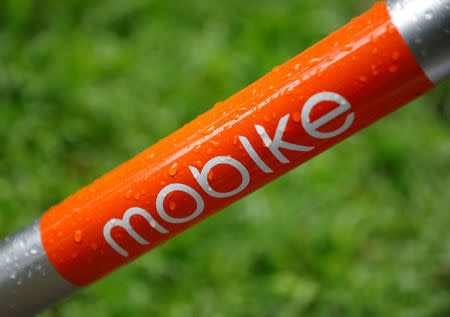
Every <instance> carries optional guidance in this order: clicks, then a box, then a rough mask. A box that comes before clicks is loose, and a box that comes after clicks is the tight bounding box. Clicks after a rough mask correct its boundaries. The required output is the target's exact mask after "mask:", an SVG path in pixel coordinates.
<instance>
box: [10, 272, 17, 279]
mask: <svg viewBox="0 0 450 317" xmlns="http://www.w3.org/2000/svg"><path fill="white" fill-rule="evenodd" d="M16 277H17V275H16V272H12V273H11V274H10V275H9V278H10V279H12V280H15V279H16Z"/></svg>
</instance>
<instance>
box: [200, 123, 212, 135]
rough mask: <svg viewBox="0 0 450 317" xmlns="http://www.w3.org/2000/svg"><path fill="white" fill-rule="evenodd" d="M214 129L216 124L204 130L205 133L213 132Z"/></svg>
mask: <svg viewBox="0 0 450 317" xmlns="http://www.w3.org/2000/svg"><path fill="white" fill-rule="evenodd" d="M213 131H214V126H213V125H212V126H209V127H208V128H207V129H206V130H203V131H202V133H203V134H211V133H212V132H213Z"/></svg>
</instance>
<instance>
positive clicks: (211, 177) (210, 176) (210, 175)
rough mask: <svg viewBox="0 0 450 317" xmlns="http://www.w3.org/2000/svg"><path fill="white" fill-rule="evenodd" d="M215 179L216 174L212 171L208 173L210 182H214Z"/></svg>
mask: <svg viewBox="0 0 450 317" xmlns="http://www.w3.org/2000/svg"><path fill="white" fill-rule="evenodd" d="M213 178H214V172H213V171H210V172H209V173H208V180H209V181H212V179H213Z"/></svg>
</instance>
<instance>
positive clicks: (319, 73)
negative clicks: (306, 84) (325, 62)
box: [316, 69, 324, 78]
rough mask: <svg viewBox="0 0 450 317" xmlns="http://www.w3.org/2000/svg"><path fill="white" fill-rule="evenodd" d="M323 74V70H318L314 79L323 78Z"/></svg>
mask: <svg viewBox="0 0 450 317" xmlns="http://www.w3.org/2000/svg"><path fill="white" fill-rule="evenodd" d="M323 72H324V70H323V69H319V70H318V71H317V73H316V77H317V78H322V77H323Z"/></svg>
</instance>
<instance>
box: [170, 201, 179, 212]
mask: <svg viewBox="0 0 450 317" xmlns="http://www.w3.org/2000/svg"><path fill="white" fill-rule="evenodd" d="M175 208H177V203H176V202H175V200H171V201H170V203H169V209H170V210H172V211H174V210H175Z"/></svg>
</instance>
